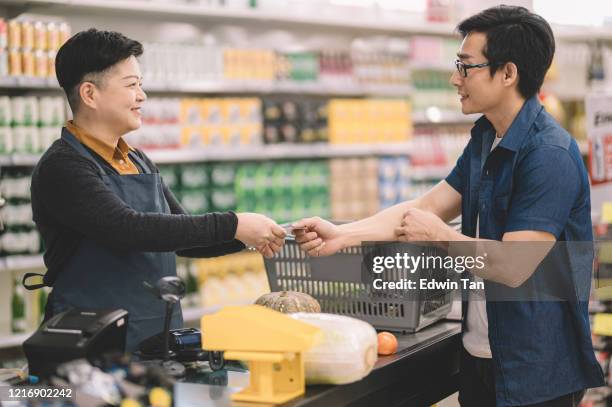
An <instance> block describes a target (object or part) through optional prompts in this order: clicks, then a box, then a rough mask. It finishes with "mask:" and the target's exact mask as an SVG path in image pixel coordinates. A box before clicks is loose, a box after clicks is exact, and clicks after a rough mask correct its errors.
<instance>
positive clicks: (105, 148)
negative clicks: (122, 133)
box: [66, 120, 131, 163]
mask: <svg viewBox="0 0 612 407" xmlns="http://www.w3.org/2000/svg"><path fill="white" fill-rule="evenodd" d="M66 129H68V131H69V132H70V133H72V134H73V135H74V136H75V137H76V138H77V140H79V141H80V142H81V143H82V144H84V145H86V146H87V147H89V148H90V149H92V150H93V151H94V152H96V154H98V155H99V156H100V157H102V158H103V159H104V160H105V161H106V162H108V163H111V162H112V161H113V160H116V159H117V155H119V156H120V158H122V159H127V157H128V153H129V152H130V149H131V147H130V146H129V144H128V143H127V142H126V141H125V140H123V137H122V138H120V139H119V141H118V143H117V147H115V146H113V145H112V144H109V143H107V142H106V141H104V140H101V139H99V138H97V137H95V136H93V135H91V134H90V133H88V132H87V131H86V130H85V129H83V128H81V127H79V126H77V125H76V124H74V122H73V121H72V120H68V121H67V122H66Z"/></svg>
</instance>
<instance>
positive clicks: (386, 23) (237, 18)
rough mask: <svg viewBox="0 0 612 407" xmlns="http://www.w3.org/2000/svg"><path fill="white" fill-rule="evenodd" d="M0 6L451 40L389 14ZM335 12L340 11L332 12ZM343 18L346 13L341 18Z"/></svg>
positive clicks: (115, 4)
mask: <svg viewBox="0 0 612 407" xmlns="http://www.w3.org/2000/svg"><path fill="white" fill-rule="evenodd" d="M0 5H8V6H20V7H21V8H22V9H23V8H25V9H26V10H27V11H29V12H32V13H44V12H45V11H49V10H54V11H57V12H71V13H74V11H75V10H77V11H81V12H86V13H106V14H109V15H111V14H115V15H116V14H120V15H124V16H130V15H135V16H138V17H142V16H143V15H150V16H161V17H164V18H166V19H170V18H173V19H175V20H190V21H193V20H197V21H209V22H212V23H216V24H245V23H247V24H248V23H251V24H253V23H254V24H262V25H265V26H266V27H268V28H272V27H287V26H290V27H303V28H309V27H310V28H319V29H320V28H328V29H333V30H339V29H340V30H344V31H355V32H359V33H365V32H387V33H397V34H432V35H444V36H453V35H455V25H454V24H446V23H432V22H427V21H424V20H421V19H419V20H417V21H410V20H409V18H410V16H409V15H403V14H402V15H401V16H398V15H397V13H392V12H390V11H389V12H386V13H385V12H377V11H376V10H367V9H356V10H358V11H363V13H360V14H359V15H356V13H352V12H350V11H351V9H350V8H347V9H337V10H329V11H328V10H325V9H323V10H321V9H320V8H318V9H316V10H312V11H311V10H299V9H297V10H296V9H295V7H294V8H292V9H291V12H288V9H283V8H281V9H266V8H256V9H248V8H234V7H210V6H203V5H196V4H193V3H188V2H185V3H177V2H175V1H173V2H169V1H165V2H161V1H137V0H27V1H24V0H0ZM338 10H340V11H338ZM347 12H348V13H347Z"/></svg>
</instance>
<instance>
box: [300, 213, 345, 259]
mask: <svg viewBox="0 0 612 407" xmlns="http://www.w3.org/2000/svg"><path fill="white" fill-rule="evenodd" d="M292 226H293V227H294V228H296V229H297V228H304V229H302V230H295V241H296V242H298V243H299V244H300V248H301V249H302V250H304V251H305V252H307V253H308V254H309V255H310V256H329V255H331V254H334V253H336V252H337V251H338V250H340V249H342V248H343V239H342V234H341V231H340V228H339V227H338V226H336V225H334V224H333V223H331V222H328V221H326V220H324V219H321V218H319V217H318V216H316V217H314V218H306V219H302V220H300V221H298V222H295V223H294V224H293V225H292Z"/></svg>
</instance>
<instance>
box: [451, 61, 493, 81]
mask: <svg viewBox="0 0 612 407" xmlns="http://www.w3.org/2000/svg"><path fill="white" fill-rule="evenodd" d="M495 65H499V64H496V63H492V62H483V63H482V64H466V63H463V62H461V60H459V59H455V68H457V72H459V75H461V76H463V77H464V78H467V76H468V69H472V68H484V67H485V66H495Z"/></svg>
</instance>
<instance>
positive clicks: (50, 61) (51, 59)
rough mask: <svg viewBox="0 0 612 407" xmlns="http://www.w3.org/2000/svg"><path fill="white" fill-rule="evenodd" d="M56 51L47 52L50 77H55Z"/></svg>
mask: <svg viewBox="0 0 612 407" xmlns="http://www.w3.org/2000/svg"><path fill="white" fill-rule="evenodd" d="M55 55H56V52H55V51H49V52H48V53H47V75H48V76H49V78H55Z"/></svg>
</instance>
